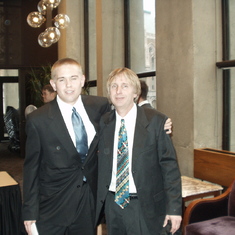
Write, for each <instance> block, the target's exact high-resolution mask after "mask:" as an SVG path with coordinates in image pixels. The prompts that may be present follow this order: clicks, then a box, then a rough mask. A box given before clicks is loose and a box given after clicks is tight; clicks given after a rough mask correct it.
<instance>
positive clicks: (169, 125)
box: [164, 118, 172, 134]
mask: <svg viewBox="0 0 235 235" xmlns="http://www.w3.org/2000/svg"><path fill="white" fill-rule="evenodd" d="M164 130H166V133H167V134H171V133H172V121H171V119H170V118H168V119H167V120H166V122H165V125H164Z"/></svg>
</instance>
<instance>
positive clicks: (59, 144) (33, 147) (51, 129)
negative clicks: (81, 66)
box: [23, 95, 110, 226]
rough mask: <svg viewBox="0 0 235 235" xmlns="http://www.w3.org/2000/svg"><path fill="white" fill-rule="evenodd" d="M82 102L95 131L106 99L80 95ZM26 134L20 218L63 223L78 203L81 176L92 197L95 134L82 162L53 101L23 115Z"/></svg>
mask: <svg viewBox="0 0 235 235" xmlns="http://www.w3.org/2000/svg"><path fill="white" fill-rule="evenodd" d="M82 102H83V104H84V107H85V109H86V112H87V114H88V116H89V118H90V121H91V122H92V124H93V125H94V128H95V130H96V133H98V132H99V121H100V117H101V116H102V115H103V114H104V113H106V112H107V111H109V110H110V105H109V103H108V100H107V99H106V98H103V97H96V96H83V95H82ZM26 134H27V142H26V156H25V162H24V184H23V185H24V186H23V194H24V197H23V198H24V203H23V219H24V220H45V221H50V222H51V223H54V224H60V225H64V226H66V225H68V224H70V223H71V222H72V220H73V219H74V215H75V213H76V210H77V207H78V205H79V194H80V186H81V185H82V183H83V175H85V177H86V179H87V183H88V184H89V186H90V188H91V190H92V193H93V196H94V199H95V198H96V192H97V144H98V134H96V136H95V137H94V139H93V141H92V143H91V145H90V148H89V151H88V156H87V158H86V160H85V162H84V164H82V162H81V160H80V157H79V154H78V152H77V151H76V148H75V146H74V144H73V142H72V139H71V137H70V135H69V132H68V130H67V127H66V124H65V122H64V120H63V117H62V114H61V112H60V109H59V106H58V103H57V101H56V100H53V101H52V102H50V103H48V104H46V105H44V106H42V107H41V108H39V109H37V110H35V111H34V112H32V113H31V114H30V115H29V116H28V117H27V123H26Z"/></svg>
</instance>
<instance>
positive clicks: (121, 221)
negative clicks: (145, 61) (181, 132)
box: [96, 68, 182, 235]
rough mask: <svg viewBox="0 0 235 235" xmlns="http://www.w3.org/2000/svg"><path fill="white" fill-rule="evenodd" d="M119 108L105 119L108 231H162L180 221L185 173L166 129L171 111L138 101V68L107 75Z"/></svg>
mask: <svg viewBox="0 0 235 235" xmlns="http://www.w3.org/2000/svg"><path fill="white" fill-rule="evenodd" d="M107 89H108V95H109V98H110V100H111V102H112V104H113V105H114V107H115V109H114V110H113V111H111V112H109V113H107V114H105V115H104V116H103V117H102V119H101V122H100V141H99V153H98V195H97V216H96V220H97V221H98V219H99V216H100V213H101V211H102V209H103V208H104V212H105V218H106V222H107V229H108V234H109V235H157V234H160V233H161V232H162V230H163V229H164V228H163V227H166V225H167V223H171V228H170V232H171V233H172V234H174V233H175V232H176V231H177V230H178V229H179V227H180V224H181V206H182V205H181V204H182V197H181V177H180V172H179V168H178V163H177V159H176V153H175V149H174V147H173V144H172V142H171V139H170V136H169V135H167V134H166V132H165V131H164V123H165V121H166V119H167V117H166V116H165V115H164V114H162V113H160V112H158V111H157V110H155V109H149V108H146V109H143V108H141V107H138V106H137V105H136V104H135V102H136V101H137V99H138V96H139V94H140V83H139V79H138V77H137V76H136V74H135V73H134V72H133V71H131V70H130V69H127V68H120V69H116V70H114V71H113V72H111V74H110V75H109V78H108V81H107Z"/></svg>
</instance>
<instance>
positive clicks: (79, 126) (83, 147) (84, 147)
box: [72, 107, 88, 162]
mask: <svg viewBox="0 0 235 235" xmlns="http://www.w3.org/2000/svg"><path fill="white" fill-rule="evenodd" d="M72 124H73V129H74V133H75V138H76V149H77V151H78V153H79V155H80V156H81V161H82V162H84V161H85V158H86V155H87V153H88V144H87V133H86V129H85V126H84V124H83V121H82V118H81V116H80V115H79V114H78V112H77V111H76V109H75V108H74V107H73V113H72Z"/></svg>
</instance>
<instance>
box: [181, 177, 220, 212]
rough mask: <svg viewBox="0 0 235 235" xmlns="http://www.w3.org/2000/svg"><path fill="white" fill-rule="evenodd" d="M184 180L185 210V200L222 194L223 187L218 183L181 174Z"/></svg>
mask: <svg viewBox="0 0 235 235" xmlns="http://www.w3.org/2000/svg"><path fill="white" fill-rule="evenodd" d="M181 180H182V198H183V205H182V206H183V211H184V209H185V202H187V201H191V200H194V199H198V198H203V197H207V196H213V197H216V196H218V195H220V194H221V192H222V190H223V187H222V186H220V185H218V184H213V183H210V182H207V181H202V180H200V179H195V178H191V177H188V176H181Z"/></svg>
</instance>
